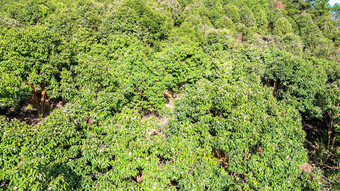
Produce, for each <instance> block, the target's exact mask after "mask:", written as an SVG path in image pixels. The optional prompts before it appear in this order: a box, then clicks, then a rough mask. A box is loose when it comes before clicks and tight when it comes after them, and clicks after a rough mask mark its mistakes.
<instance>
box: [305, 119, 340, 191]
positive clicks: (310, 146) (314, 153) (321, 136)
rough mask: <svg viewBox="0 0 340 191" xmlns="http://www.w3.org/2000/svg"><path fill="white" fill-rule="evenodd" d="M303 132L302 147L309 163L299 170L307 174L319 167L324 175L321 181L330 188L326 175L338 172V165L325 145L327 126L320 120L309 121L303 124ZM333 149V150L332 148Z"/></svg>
mask: <svg viewBox="0 0 340 191" xmlns="http://www.w3.org/2000/svg"><path fill="white" fill-rule="evenodd" d="M302 128H303V130H304V131H305V132H306V139H305V143H304V147H305V148H306V149H307V150H308V158H309V162H308V163H306V164H303V165H301V166H300V168H301V169H302V170H303V171H304V172H307V173H309V174H312V170H313V169H314V168H315V167H319V168H320V169H321V170H322V171H323V172H324V173H323V174H324V176H325V177H323V178H322V179H321V180H322V181H323V183H324V184H325V185H327V186H329V187H332V185H331V183H330V182H329V181H328V178H327V174H330V173H332V172H335V171H336V170H339V163H338V162H336V161H335V160H334V158H335V157H334V156H333V153H334V152H332V151H331V148H329V147H330V145H327V140H326V139H325V137H327V126H326V125H325V123H324V122H323V121H322V120H320V119H311V120H306V121H304V122H303V126H302ZM333 149H334V148H333Z"/></svg>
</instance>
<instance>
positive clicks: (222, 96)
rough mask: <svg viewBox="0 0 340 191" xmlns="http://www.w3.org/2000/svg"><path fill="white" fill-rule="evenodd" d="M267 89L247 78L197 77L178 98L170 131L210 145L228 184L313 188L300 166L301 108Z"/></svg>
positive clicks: (302, 157) (236, 186) (302, 155)
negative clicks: (231, 181) (181, 97)
mask: <svg viewBox="0 0 340 191" xmlns="http://www.w3.org/2000/svg"><path fill="white" fill-rule="evenodd" d="M270 94H271V92H270V91H269V89H266V88H263V87H261V86H260V85H257V84H254V83H252V82H248V81H233V80H232V79H225V80H217V81H215V82H214V83H211V82H209V81H207V80H201V81H199V82H197V83H196V84H195V85H192V86H190V87H189V86H188V87H187V94H186V96H185V98H184V99H182V100H181V101H179V102H178V103H177V106H178V107H177V108H176V110H175V113H176V118H175V121H174V122H172V123H171V124H170V130H171V132H172V134H174V135H177V136H183V137H187V138H189V139H192V141H195V142H197V145H199V147H202V148H206V147H208V148H210V150H211V152H212V155H213V156H214V157H215V158H216V159H217V161H219V163H220V165H221V168H223V169H224V170H225V171H226V172H228V174H229V175H230V176H231V178H232V179H233V183H232V184H230V185H229V186H230V187H229V189H240V188H242V189H270V188H274V187H275V189H287V188H288V189H289V188H294V189H304V188H312V187H310V186H315V185H313V184H309V183H307V182H304V181H301V180H306V179H305V178H307V177H308V176H305V175H303V173H302V172H301V169H300V168H299V167H298V166H299V165H300V164H302V163H304V162H306V160H307V158H306V152H305V151H304V149H303V137H304V132H303V130H302V129H301V128H300V126H301V119H300V118H299V113H298V112H297V111H296V110H295V109H294V108H293V107H289V106H287V105H285V104H283V103H282V102H277V101H276V100H275V98H274V97H272V96H271V95H270ZM287 169H289V170H287ZM300 181H301V182H300ZM279 182H281V184H278V183H279ZM305 183H307V184H305ZM314 184H315V182H314ZM209 188H210V187H209Z"/></svg>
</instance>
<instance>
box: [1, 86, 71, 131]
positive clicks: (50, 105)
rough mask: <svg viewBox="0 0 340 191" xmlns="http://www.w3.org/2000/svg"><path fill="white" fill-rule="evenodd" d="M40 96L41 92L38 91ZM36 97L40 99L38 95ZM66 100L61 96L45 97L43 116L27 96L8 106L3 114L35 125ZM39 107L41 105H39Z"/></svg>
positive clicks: (62, 105)
mask: <svg viewBox="0 0 340 191" xmlns="http://www.w3.org/2000/svg"><path fill="white" fill-rule="evenodd" d="M38 95H39V96H41V93H40V92H38ZM39 96H38V98H39V99H40V97H39ZM66 103H67V101H65V100H63V99H62V98H57V99H47V100H46V106H45V107H46V108H45V109H46V111H45V114H44V116H42V115H39V113H38V111H37V109H36V108H35V107H34V104H33V101H32V99H30V98H28V99H27V100H26V101H25V102H21V103H19V104H17V105H16V106H14V107H12V108H8V109H7V110H6V111H4V115H5V116H6V117H8V118H13V119H14V118H15V119H18V120H20V121H22V122H25V123H26V124H28V125H32V126H33V125H35V124H38V123H40V121H41V120H42V119H43V118H46V117H47V116H48V115H49V114H50V113H51V112H52V111H53V110H54V109H57V108H62V107H64V106H65V105H66ZM39 107H41V105H39Z"/></svg>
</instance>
